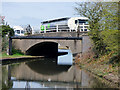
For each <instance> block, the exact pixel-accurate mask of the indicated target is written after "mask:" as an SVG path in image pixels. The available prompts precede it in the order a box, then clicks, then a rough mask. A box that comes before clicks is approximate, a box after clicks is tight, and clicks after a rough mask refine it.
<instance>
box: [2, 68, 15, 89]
mask: <svg viewBox="0 0 120 90" xmlns="http://www.w3.org/2000/svg"><path fill="white" fill-rule="evenodd" d="M12 86H13V82H12V81H11V80H8V67H7V66H3V67H2V90H8V89H10V88H12Z"/></svg>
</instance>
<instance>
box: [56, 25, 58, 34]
mask: <svg viewBox="0 0 120 90" xmlns="http://www.w3.org/2000/svg"><path fill="white" fill-rule="evenodd" d="M56 29H57V32H58V24H57V26H56Z"/></svg>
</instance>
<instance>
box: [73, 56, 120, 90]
mask: <svg viewBox="0 0 120 90" xmlns="http://www.w3.org/2000/svg"><path fill="white" fill-rule="evenodd" d="M109 55H110V54H109ZM109 55H104V56H102V57H100V58H98V59H95V58H91V57H92V56H91V55H86V56H85V57H80V55H79V54H78V55H77V56H76V57H75V64H76V65H78V66H79V68H82V69H84V70H86V71H88V72H90V73H91V74H93V75H94V76H95V77H98V78H100V79H101V80H107V81H108V82H109V83H112V84H114V85H115V86H116V87H117V88H118V87H119V77H118V63H114V64H111V63H109V62H110V58H111V56H109Z"/></svg>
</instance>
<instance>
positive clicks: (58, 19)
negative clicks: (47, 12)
mask: <svg viewBox="0 0 120 90" xmlns="http://www.w3.org/2000/svg"><path fill="white" fill-rule="evenodd" d="M68 19H70V17H63V18H56V19H51V20H46V21H43V22H41V23H42V24H45V23H51V22H57V21H63V20H68Z"/></svg>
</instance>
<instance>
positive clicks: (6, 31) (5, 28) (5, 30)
mask: <svg viewBox="0 0 120 90" xmlns="http://www.w3.org/2000/svg"><path fill="white" fill-rule="evenodd" d="M0 31H1V32H0V34H2V51H7V48H8V38H7V37H6V35H7V34H8V35H9V37H10V36H13V35H14V30H13V29H12V28H11V27H10V26H9V25H2V26H0Z"/></svg>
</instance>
